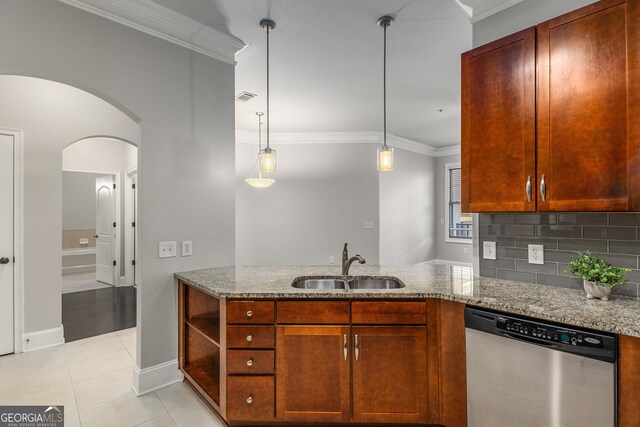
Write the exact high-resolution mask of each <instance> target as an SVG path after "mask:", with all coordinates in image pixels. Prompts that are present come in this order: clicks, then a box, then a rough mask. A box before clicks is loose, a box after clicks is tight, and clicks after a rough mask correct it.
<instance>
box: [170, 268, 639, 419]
mask: <svg viewBox="0 0 640 427" xmlns="http://www.w3.org/2000/svg"><path fill="white" fill-rule="evenodd" d="M336 273H339V271H337V267H335V266H285V267H241V266H237V267H236V266H225V267H215V268H209V269H203V270H196V271H191V272H183V273H177V274H176V275H175V276H176V278H177V280H178V285H179V321H180V328H179V332H180V337H179V345H180V351H179V353H180V354H179V363H180V368H181V369H182V371H183V373H184V374H185V377H186V379H187V382H188V383H189V384H190V385H191V386H192V387H193V388H194V389H195V390H196V391H197V392H198V393H199V394H200V395H201V396H202V397H203V398H204V399H205V400H206V401H207V402H208V403H209V404H210V405H211V406H212V407H213V408H214V409H215V410H216V411H218V413H220V415H221V416H222V417H223V418H224V419H225V420H227V422H229V423H230V425H251V424H255V423H258V424H265V425H268V424H272V425H273V424H286V423H291V422H297V423H301V422H305V423H307V422H308V423H314V422H319V423H333V424H335V423H339V424H341V423H345V424H346V423H355V424H358V423H385V424H391V423H411V424H441V425H447V426H463V425H466V382H465V326H464V307H465V305H466V304H468V305H472V306H476V307H484V308H490V309H493V310H498V311H501V312H505V313H510V314H519V315H525V316H529V317H532V318H537V319H543V320H548V321H554V322H560V323H564V324H568V325H574V326H581V327H587V328H591V329H594V330H598V331H605V332H610V333H615V334H618V335H619V365H618V372H619V381H618V383H619V393H618V395H619V400H618V417H619V422H623V421H624V420H625V419H626V418H625V417H628V419H636V418H633V417H637V416H638V414H637V413H636V412H637V411H638V409H637V408H636V407H635V403H634V402H635V401H634V400H633V399H635V398H637V396H638V390H639V387H640V371H639V366H638V365H639V363H640V362H638V360H639V357H640V339H638V338H640V300H637V299H632V298H623V297H617V298H614V299H613V300H612V301H609V302H604V301H595V300H587V299H586V297H585V295H584V293H583V291H581V290H574V289H560V288H554V287H549V286H544V285H533V284H525V283H519V282H511V281H507V280H496V279H488V278H477V277H476V278H474V277H473V271H472V270H471V269H469V268H466V267H458V266H446V265H415V266H402V267H394V266H358V267H357V268H354V271H353V275H354V276H357V277H396V278H398V279H399V280H400V281H401V282H402V283H403V284H404V285H405V287H402V288H398V289H380V290H371V289H366V290H364V289H362V290H344V289H343V290H312V289H298V288H294V287H292V283H293V282H294V281H295V280H296V279H297V278H299V277H314V278H318V277H339V276H338V275H337V274H336ZM619 425H621V426H622V425H625V424H624V423H621V424H619ZM629 425H632V424H629Z"/></svg>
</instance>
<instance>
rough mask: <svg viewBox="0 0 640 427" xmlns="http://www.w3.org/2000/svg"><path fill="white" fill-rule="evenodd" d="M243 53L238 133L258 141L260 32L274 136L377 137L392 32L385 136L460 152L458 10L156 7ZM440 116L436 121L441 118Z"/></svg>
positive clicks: (400, 4)
mask: <svg viewBox="0 0 640 427" xmlns="http://www.w3.org/2000/svg"><path fill="white" fill-rule="evenodd" d="M154 1H155V2H156V3H158V4H160V5H162V6H165V7H167V8H170V9H172V10H174V11H176V12H179V13H181V14H183V15H186V16H188V17H190V18H193V19H195V20H197V21H199V22H201V23H203V24H205V25H207V26H211V27H213V28H215V29H218V30H221V31H225V32H228V33H230V34H232V35H234V36H236V37H238V38H240V39H241V40H243V41H244V42H245V43H246V44H247V47H246V48H245V49H244V50H243V51H241V52H240V53H239V54H237V56H236V60H237V66H236V93H239V92H241V91H248V92H252V93H256V94H258V97H256V98H254V99H253V100H251V101H248V102H246V103H238V102H237V103H236V127H237V128H238V129H240V130H244V131H256V130H257V119H256V116H255V112H256V111H264V110H265V108H266V107H265V105H266V99H265V89H266V85H265V78H266V77H265V63H266V50H265V47H266V42H265V38H266V36H265V31H264V30H262V29H261V28H260V27H259V21H260V19H261V18H263V17H265V16H270V17H271V18H272V19H274V20H275V21H276V23H277V27H276V30H275V31H273V32H272V33H271V131H272V132H274V133H289V132H371V131H381V130H382V41H383V31H382V29H381V28H380V27H378V26H377V25H376V21H377V19H378V18H379V17H380V16H382V15H384V14H392V15H395V16H396V21H395V22H394V24H393V25H392V26H391V27H390V28H389V29H388V33H387V34H388V39H387V40H388V68H387V73H388V74H387V78H388V83H387V86H388V108H387V112H388V113H387V114H388V132H389V133H391V134H394V135H397V136H400V137H403V138H407V139H411V140H414V141H418V142H421V143H424V144H428V145H430V146H432V147H443V146H448V145H453V144H459V143H460V54H461V53H462V52H464V51H466V50H468V49H470V48H471V24H470V22H469V15H467V14H466V13H465V12H464V11H463V9H462V8H461V7H460V6H459V5H458V4H457V3H456V1H455V0H404V1H398V0H154ZM440 109H443V111H442V112H440V111H438V110H440Z"/></svg>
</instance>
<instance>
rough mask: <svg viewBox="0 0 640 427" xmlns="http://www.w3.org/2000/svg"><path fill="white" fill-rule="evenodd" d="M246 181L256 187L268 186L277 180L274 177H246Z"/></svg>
mask: <svg viewBox="0 0 640 427" xmlns="http://www.w3.org/2000/svg"><path fill="white" fill-rule="evenodd" d="M245 182H246V183H247V184H249V185H250V186H252V187H255V188H267V187H269V186H271V184H273V183H274V182H276V180H275V179H272V178H246V179H245Z"/></svg>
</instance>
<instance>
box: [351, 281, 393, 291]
mask: <svg viewBox="0 0 640 427" xmlns="http://www.w3.org/2000/svg"><path fill="white" fill-rule="evenodd" d="M348 285H349V289H399V288H404V287H405V285H404V283H402V282H400V281H399V280H396V279H351V280H349V282H348Z"/></svg>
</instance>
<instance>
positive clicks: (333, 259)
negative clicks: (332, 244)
mask: <svg viewBox="0 0 640 427" xmlns="http://www.w3.org/2000/svg"><path fill="white" fill-rule="evenodd" d="M335 263H336V257H334V256H330V257H329V264H332V265H333V264H335Z"/></svg>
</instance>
